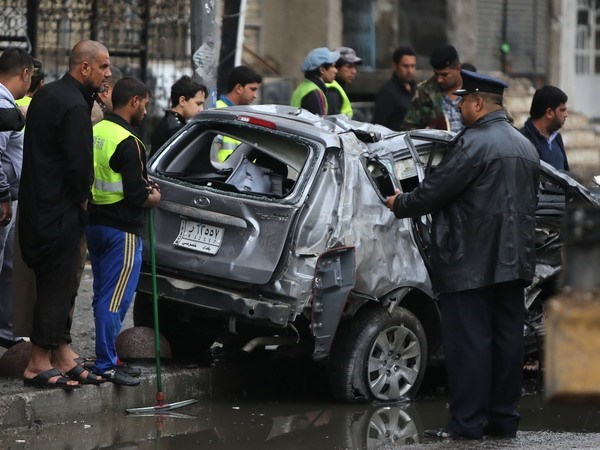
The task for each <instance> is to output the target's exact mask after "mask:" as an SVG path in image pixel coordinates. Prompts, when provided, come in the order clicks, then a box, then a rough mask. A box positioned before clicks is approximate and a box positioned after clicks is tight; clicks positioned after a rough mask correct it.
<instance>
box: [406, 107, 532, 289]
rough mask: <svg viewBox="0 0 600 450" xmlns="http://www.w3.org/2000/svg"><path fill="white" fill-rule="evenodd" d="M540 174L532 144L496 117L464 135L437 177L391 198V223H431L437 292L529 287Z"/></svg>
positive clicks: (434, 174) (481, 121) (501, 117)
mask: <svg viewBox="0 0 600 450" xmlns="http://www.w3.org/2000/svg"><path fill="white" fill-rule="evenodd" d="M539 172H540V160H539V156H538V154H537V151H536V149H535V147H534V146H533V144H531V142H529V141H528V140H527V139H526V138H525V137H524V136H523V135H522V134H521V133H519V132H518V131H517V129H515V128H514V127H513V126H512V125H511V124H510V123H509V122H508V119H507V117H506V113H505V112H504V111H495V112H492V113H489V114H487V115H486V116H484V117H482V118H481V119H479V120H478V121H477V122H476V123H475V124H473V125H472V126H470V127H467V128H465V129H464V131H463V132H462V133H461V134H459V135H458V136H457V138H456V139H455V145H454V147H453V148H451V149H450V150H449V152H448V153H447V154H446V155H445V156H444V158H443V160H442V162H441V163H440V164H439V165H438V166H437V167H436V169H435V170H434V171H433V172H432V173H431V174H430V175H429V176H427V177H426V178H425V179H424V180H423V182H421V183H420V184H419V186H418V187H417V188H415V189H414V190H413V191H411V192H409V193H407V194H404V195H399V196H398V197H397V198H396V201H395V203H394V213H395V215H396V216H397V217H418V216H421V215H424V214H431V215H432V230H431V250H432V252H431V253H432V255H431V266H432V274H431V277H432V281H433V287H434V289H435V290H436V291H437V292H440V293H448V292H457V291H463V290H468V289H477V288H481V287H485V286H489V285H492V284H496V283H502V282H505V281H514V280H521V281H523V284H524V285H525V284H530V283H531V280H532V279H533V274H534V270H535V212H536V207H537V199H538V183H539Z"/></svg>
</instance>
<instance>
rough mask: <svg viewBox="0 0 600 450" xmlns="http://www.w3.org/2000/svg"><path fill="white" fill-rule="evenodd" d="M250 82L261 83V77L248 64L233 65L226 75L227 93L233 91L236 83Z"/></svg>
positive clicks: (244, 84)
mask: <svg viewBox="0 0 600 450" xmlns="http://www.w3.org/2000/svg"><path fill="white" fill-rule="evenodd" d="M251 83H262V77H261V76H260V74H259V73H258V72H257V71H256V70H254V69H253V68H251V67H248V66H237V67H234V68H233V69H231V72H229V76H228V77H227V93H229V92H231V91H233V89H234V88H235V87H236V86H237V85H238V84H239V85H241V86H246V85H247V84H251Z"/></svg>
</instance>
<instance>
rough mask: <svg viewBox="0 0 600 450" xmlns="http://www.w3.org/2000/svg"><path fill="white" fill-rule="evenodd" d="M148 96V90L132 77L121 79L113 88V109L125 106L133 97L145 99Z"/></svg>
mask: <svg viewBox="0 0 600 450" xmlns="http://www.w3.org/2000/svg"><path fill="white" fill-rule="evenodd" d="M148 94H150V90H149V89H148V87H147V86H146V85H145V84H144V83H143V82H142V81H141V80H138V79H137V78H133V77H124V78H121V79H120V80H119V81H117V84H115V87H114V88H113V92H112V104H113V109H117V108H121V107H122V106H125V105H126V104H127V103H128V102H129V100H131V99H132V98H133V97H146V96H147V95H148Z"/></svg>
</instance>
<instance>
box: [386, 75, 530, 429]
mask: <svg viewBox="0 0 600 450" xmlns="http://www.w3.org/2000/svg"><path fill="white" fill-rule="evenodd" d="M461 75H462V76H463V88H462V89H460V90H458V91H456V92H455V95H459V96H461V97H462V100H461V102H460V105H459V108H460V112H461V118H462V122H463V124H464V125H465V126H466V128H465V129H464V131H463V132H462V133H461V134H459V135H458V136H457V138H456V139H455V141H454V146H453V147H452V148H450V149H449V151H448V153H447V154H446V155H445V156H444V158H443V160H442V161H441V163H440V164H439V165H438V166H437V167H436V169H435V171H433V172H432V173H431V174H430V175H428V176H427V177H426V178H425V179H424V180H423V181H422V182H421V183H420V184H419V186H418V187H417V188H415V189H414V190H413V191H411V192H408V193H404V194H402V193H398V194H397V195H395V196H392V197H390V198H388V199H387V202H386V203H387V205H388V207H389V208H390V209H391V210H392V211H393V212H394V214H395V215H396V216H397V217H418V216H421V215H425V214H431V215H432V230H431V241H432V257H431V266H432V273H431V276H432V282H433V285H434V289H435V290H436V292H438V293H439V304H440V308H441V313H442V338H443V343H444V353H445V361H446V369H447V377H448V386H449V395H450V408H449V411H450V415H451V418H450V421H449V423H448V425H447V426H446V427H445V428H442V429H440V430H426V432H425V434H426V435H427V436H432V437H439V438H452V437H456V438H468V439H481V438H482V436H483V435H484V434H488V435H494V436H504V437H514V436H515V435H516V432H517V427H518V423H519V415H518V413H517V405H518V403H519V399H520V396H521V385H522V376H523V372H522V369H523V348H522V347H523V326H524V319H525V317H524V311H525V307H524V287H525V286H527V285H528V284H530V283H531V281H532V279H533V275H534V270H535V240H534V234H535V211H536V206H537V195H538V182H539V157H538V155H537V152H536V150H535V148H534V147H533V145H532V144H531V143H530V142H529V141H528V140H527V139H525V138H524V137H523V136H522V135H521V134H520V133H519V132H518V131H517V130H516V129H515V128H513V127H512V125H511V124H510V123H509V121H508V118H507V116H506V112H505V111H504V110H503V108H502V94H503V90H504V88H505V87H507V85H506V84H505V83H503V82H502V81H499V80H496V79H494V78H492V77H488V76H486V75H482V74H478V73H475V72H469V71H465V70H463V71H462V73H461Z"/></svg>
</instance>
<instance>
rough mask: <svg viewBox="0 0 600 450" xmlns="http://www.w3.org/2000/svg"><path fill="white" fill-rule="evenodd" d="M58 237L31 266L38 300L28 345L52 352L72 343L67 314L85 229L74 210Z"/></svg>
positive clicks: (76, 283)
mask: <svg viewBox="0 0 600 450" xmlns="http://www.w3.org/2000/svg"><path fill="white" fill-rule="evenodd" d="M61 225H62V226H61V233H60V235H58V236H57V237H56V239H55V240H54V241H53V242H52V243H51V244H50V245H48V246H47V247H45V248H44V251H43V253H40V254H39V255H37V260H36V264H35V265H33V266H32V269H33V271H34V273H35V280H36V290H37V298H36V302H35V308H34V312H33V324H32V331H31V342H32V343H34V344H35V345H38V346H40V347H43V348H45V349H49V350H54V349H56V348H58V346H59V345H60V344H61V343H63V342H67V343H70V342H71V324H72V318H71V316H70V314H69V312H70V310H71V308H72V307H73V305H74V302H75V296H76V295H77V287H78V282H77V267H78V265H79V264H80V259H81V258H80V242H81V238H82V236H83V233H84V230H85V228H84V225H83V222H81V220H80V217H79V212H78V211H77V210H75V211H70V214H65V216H64V217H63V223H62V224H61Z"/></svg>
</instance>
